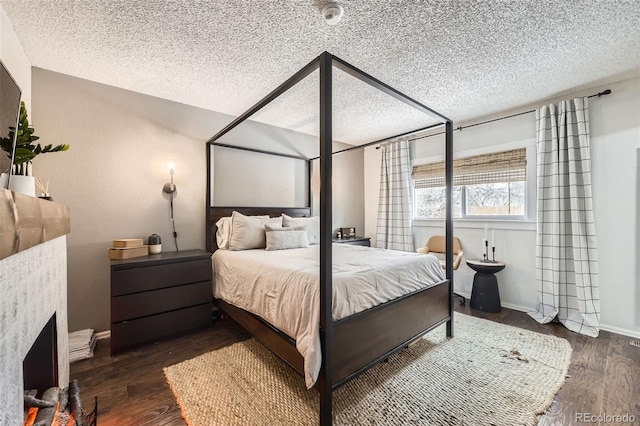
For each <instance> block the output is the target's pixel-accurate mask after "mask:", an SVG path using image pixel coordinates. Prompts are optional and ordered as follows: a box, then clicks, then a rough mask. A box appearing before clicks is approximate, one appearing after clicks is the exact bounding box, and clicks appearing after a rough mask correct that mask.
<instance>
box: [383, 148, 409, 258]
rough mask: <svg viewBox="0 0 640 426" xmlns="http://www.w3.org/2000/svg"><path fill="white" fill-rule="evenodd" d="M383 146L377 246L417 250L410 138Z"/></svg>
mask: <svg viewBox="0 0 640 426" xmlns="http://www.w3.org/2000/svg"><path fill="white" fill-rule="evenodd" d="M381 149H382V159H381V162H380V198H379V200H378V223H377V229H376V240H377V242H376V246H377V247H378V248H385V249H391V250H404V251H413V250H414V245H413V232H412V229H411V218H412V216H413V211H412V204H411V195H412V187H411V161H410V159H409V141H407V140H399V141H394V142H389V143H387V144H384V145H382V147H381Z"/></svg>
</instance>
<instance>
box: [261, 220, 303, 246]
mask: <svg viewBox="0 0 640 426" xmlns="http://www.w3.org/2000/svg"><path fill="white" fill-rule="evenodd" d="M264 230H265V234H266V241H267V250H268V251H271V250H286V249H294V248H303V247H308V246H309V244H308V243H307V231H306V230H305V227H304V226H290V227H288V228H283V227H282V226H279V227H278V226H276V227H272V226H269V225H265V227H264Z"/></svg>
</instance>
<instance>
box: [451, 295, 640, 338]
mask: <svg viewBox="0 0 640 426" xmlns="http://www.w3.org/2000/svg"><path fill="white" fill-rule="evenodd" d="M457 294H459V295H460V296H464V298H465V299H467V300H469V299H471V295H470V294H465V293H457ZM501 304H502V307H503V308H509V309H513V310H514V311H520V312H525V313H529V312H533V310H534V308H527V307H526V306H520V305H515V304H513V303H507V302H501ZM534 321H535V320H534ZM600 330H602V331H608V332H609V333H616V334H620V335H622V336H627V337H633V338H635V339H640V331H638V330H629V329H626V328H622V327H616V326H613V325H607V324H600Z"/></svg>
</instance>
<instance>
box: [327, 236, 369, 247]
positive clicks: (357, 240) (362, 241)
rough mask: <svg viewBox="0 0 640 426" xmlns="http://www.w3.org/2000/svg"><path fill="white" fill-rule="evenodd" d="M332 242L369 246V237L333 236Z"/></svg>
mask: <svg viewBox="0 0 640 426" xmlns="http://www.w3.org/2000/svg"><path fill="white" fill-rule="evenodd" d="M333 242H334V243H343V244H352V245H354V246H366V247H371V238H369V237H348V238H334V239H333Z"/></svg>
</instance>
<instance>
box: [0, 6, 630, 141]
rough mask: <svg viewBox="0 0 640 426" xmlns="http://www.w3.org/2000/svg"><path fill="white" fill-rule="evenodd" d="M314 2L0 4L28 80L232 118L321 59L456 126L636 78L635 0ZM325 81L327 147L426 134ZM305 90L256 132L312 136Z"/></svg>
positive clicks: (365, 92)
mask: <svg viewBox="0 0 640 426" xmlns="http://www.w3.org/2000/svg"><path fill="white" fill-rule="evenodd" d="M324 3H326V1H324V0H323V1H320V0H229V1H217V0H211V1H195V0H165V1H161V0H101V1H90V0H83V1H72V0H0V4H2V7H3V8H4V9H5V11H6V13H7V15H8V17H9V20H10V21H11V23H12V25H13V28H14V30H15V32H16V33H17V35H18V38H19V39H20V41H21V43H22V44H23V46H24V49H25V51H26V53H27V56H28V57H29V59H30V60H31V63H32V65H34V66H36V67H41V68H44V69H48V70H52V71H57V72H61V73H65V74H69V75H73V76H76V77H80V78H84V79H88V80H92V81H96V82H100V83H105V84H109V85H113V86H117V87H121V88H125V89H129V90H133V91H137V92H140V93H145V94H149V95H153V96H157V97H160V98H165V99H170V100H173V101H177V102H182V103H185V104H190V105H195V106H199V107H202V108H206V109H210V110H214V111H219V112H223V113H227V114H231V115H239V114H240V113H242V112H243V111H244V110H246V109H247V108H249V107H250V106H251V105H253V104H254V103H255V102H257V101H258V100H259V99H261V98H262V97H263V96H264V95H266V94H267V93H269V92H270V91H271V90H273V89H274V88H275V87H277V86H278V85H279V84H280V83H281V82H282V81H284V80H285V79H286V78H288V77H289V76H291V75H292V74H293V73H294V72H296V71H297V70H298V69H300V68H301V67H302V66H304V65H305V64H307V63H308V62H309V61H310V60H311V59H313V58H314V57H316V56H318V55H319V54H320V53H321V52H323V51H325V50H326V51H329V52H330V53H332V54H334V55H336V56H338V57H340V58H342V59H344V60H345V61H347V62H349V63H351V64H353V65H355V66H356V67H358V68H360V69H362V70H364V71H365V72H368V73H370V74H372V75H373V76H374V77H376V78H378V79H380V80H382V81H384V82H385V83H387V84H389V85H391V86H392V87H394V88H396V89H398V90H400V91H402V92H404V93H406V94H407V95H409V96H411V97H413V98H414V99H416V100H418V101H420V102H422V103H424V104H426V105H427V106H429V107H431V108H432V109H434V110H436V111H438V112H440V113H442V114H444V115H446V116H448V117H450V118H451V119H453V120H454V121H457V122H460V121H466V120H469V119H472V118H475V117H481V116H485V115H489V114H492V113H495V112H499V111H504V110H508V109H511V108H514V107H518V106H521V105H525V104H529V103H533V102H537V101H540V100H543V99H545V98H549V97H551V96H555V95H558V94H561V93H563V92H568V91H571V90H572V89H576V88H580V87H584V86H588V85H593V84H600V83H605V82H611V81H616V80H619V79H622V78H627V77H630V76H633V75H638V74H639V73H640V25H639V24H638V23H639V22H640V2H639V1H637V0H627V1H621V0H583V1H578V0H556V1H549V0H531V1H527V0H521V1H516V0H512V1H510V0H503V1H473V0H468V1H464V0H461V1H455V0H451V1H448V0H438V1H434V0H431V1H419V0H404V1H401V0H384V1H381V0H343V1H341V4H342V5H343V7H344V10H345V14H344V17H343V19H342V21H341V22H340V23H338V24H337V25H335V26H329V25H327V24H326V23H325V22H324V20H323V18H322V16H321V14H320V9H321V7H322V5H323V4H324ZM337 74H338V75H337V79H338V82H337V83H336V84H337V88H336V91H335V93H336V95H335V96H336V113H335V115H336V118H335V127H336V131H335V132H334V133H335V137H336V139H339V140H342V141H344V142H349V143H358V142H362V141H366V140H370V139H375V138H376V137H377V136H380V135H382V136H386V135H391V134H395V133H398V131H403V130H408V129H410V128H415V127H421V126H422V125H424V124H425V122H424V121H423V117H421V116H419V115H416V114H415V113H413V112H412V111H411V110H409V109H407V108H406V107H404V106H401V107H399V108H398V105H399V104H398V103H397V102H396V101H392V100H389V99H386V100H385V102H383V103H379V100H380V97H383V95H381V94H377V93H372V91H371V90H370V89H367V88H366V87H364V85H363V84H362V83H360V82H358V81H356V80H354V79H352V78H351V77H350V76H348V75H346V74H344V73H337ZM314 77H315V78H314ZM310 78H314V80H310V81H303V82H302V83H300V84H299V85H298V86H296V87H295V88H294V89H292V92H291V93H288V94H287V100H286V101H285V100H279V101H278V102H277V103H276V104H274V105H270V106H269V107H268V110H265V111H264V112H261V113H260V114H259V115H258V116H256V117H255V119H257V120H260V121H264V122H267V123H269V124H274V125H277V126H281V127H286V128H291V129H294V130H299V131H303V132H307V133H311V134H314V133H315V132H317V126H318V124H317V110H316V109H315V108H316V105H317V90H318V89H317V72H316V73H314V74H313V75H312V76H310ZM314 95H315V96H314ZM380 105H381V106H380ZM429 122H430V120H429V119H428V118H427V120H426V124H429Z"/></svg>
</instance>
